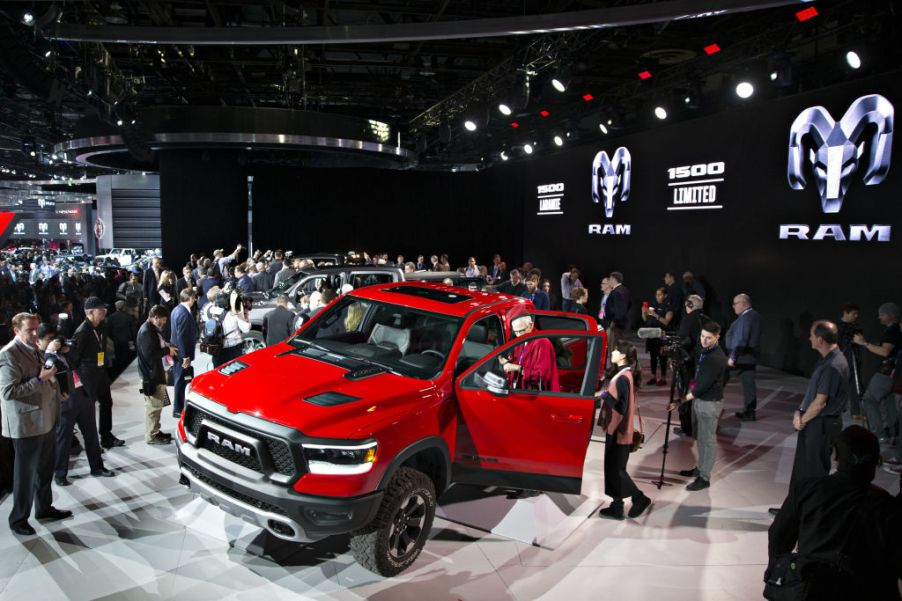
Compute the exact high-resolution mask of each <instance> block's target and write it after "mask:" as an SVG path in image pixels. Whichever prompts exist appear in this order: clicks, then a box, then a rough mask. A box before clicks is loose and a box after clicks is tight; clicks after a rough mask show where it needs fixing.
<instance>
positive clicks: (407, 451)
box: [378, 436, 451, 495]
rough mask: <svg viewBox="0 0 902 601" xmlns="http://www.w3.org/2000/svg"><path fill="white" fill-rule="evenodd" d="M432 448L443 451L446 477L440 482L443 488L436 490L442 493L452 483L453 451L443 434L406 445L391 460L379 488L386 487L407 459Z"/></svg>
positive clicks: (437, 492) (438, 493) (443, 467)
mask: <svg viewBox="0 0 902 601" xmlns="http://www.w3.org/2000/svg"><path fill="white" fill-rule="evenodd" d="M431 449H437V450H438V451H439V452H440V453H441V455H442V459H443V464H444V465H443V466H442V469H443V470H444V478H443V479H442V480H443V482H440V484H441V490H436V491H435V493H436V495H441V494H442V492H444V491H445V490H447V489H448V487H449V486H450V485H451V452H450V451H449V450H448V445H447V443H445V440H444V439H443V438H442V437H441V436H429V437H426V438H422V439H420V440H418V441H416V442H414V443H411V444H409V445H407V446H406V447H404V449H402V450H401V452H400V453H398V454H397V455H396V456H395V458H394V459H392V460H391V463H389V464H388V467H387V468H386V469H385V473H384V474H382V479H381V480H380V481H379V486H378V490H384V489H385V487H386V486H387V485H388V482H389V480H391V478H392V476H394V474H395V472H397V471H398V469H399V468H400V467H401V466H402V465H403V464H404V462H405V461H407V460H408V459H410V458H411V457H413V456H414V455H416V454H417V453H421V452H423V451H428V450H431Z"/></svg>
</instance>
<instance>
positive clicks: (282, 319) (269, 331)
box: [263, 294, 295, 346]
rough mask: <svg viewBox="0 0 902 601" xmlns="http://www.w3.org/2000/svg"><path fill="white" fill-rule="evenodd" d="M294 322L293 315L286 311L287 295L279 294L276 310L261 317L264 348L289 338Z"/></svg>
mask: <svg viewBox="0 0 902 601" xmlns="http://www.w3.org/2000/svg"><path fill="white" fill-rule="evenodd" d="M294 321H295V315H294V313H292V312H291V311H289V310H288V295H287V294H280V295H279V296H277V297H276V308H275V309H273V310H272V311H270V312H269V313H267V314H266V315H265V316H264V317H263V335H264V336H265V337H266V346H272V345H274V344H278V343H280V342H282V341H283V340H285V339H286V338H288V337H289V336H291V333H292V332H293V331H294V328H293V325H294Z"/></svg>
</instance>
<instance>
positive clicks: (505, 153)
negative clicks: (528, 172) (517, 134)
mask: <svg viewBox="0 0 902 601" xmlns="http://www.w3.org/2000/svg"><path fill="white" fill-rule="evenodd" d="M500 156H501V160H502V161H506V160H507V159H509V158H510V157H509V156H507V152H506V151H504V150H502V151H501V155H500Z"/></svg>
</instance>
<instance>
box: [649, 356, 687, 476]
mask: <svg viewBox="0 0 902 601" xmlns="http://www.w3.org/2000/svg"><path fill="white" fill-rule="evenodd" d="M667 365H668V367H670V373H671V374H673V379H672V380H671V382H670V400H669V401H668V402H667V406H668V407H669V406H670V405H672V404H673V403H675V402H676V401H677V399H681V398H683V397H684V396H686V382H685V374H684V373H683V371H684V369H683V368H684V365H685V363H684V359H683V358H682V356H680V357H679V358H676V357H674V355H673V354H672V353H668V355H667ZM672 417H673V411H667V424H666V425H665V426H664V448H663V449H662V452H661V475H660V476H659V477H658V479H657V480H652V481H651V483H652V484H654V485H655V486H657V487H658V490H661V487H662V486H673V485H672V484H671V483H670V482H665V481H664V468H665V466H666V465H667V451H668V449H669V448H670V425H671V419H672Z"/></svg>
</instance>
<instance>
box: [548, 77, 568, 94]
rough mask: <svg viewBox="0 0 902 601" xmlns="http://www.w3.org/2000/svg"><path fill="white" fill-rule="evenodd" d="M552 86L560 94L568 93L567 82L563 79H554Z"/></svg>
mask: <svg viewBox="0 0 902 601" xmlns="http://www.w3.org/2000/svg"><path fill="white" fill-rule="evenodd" d="M551 85H552V86H554V89H555V90H557V91H558V92H566V91H567V84H566V82H564V81H563V80H561V79H558V78H557V77H555V78H554V79H552V80H551Z"/></svg>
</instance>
